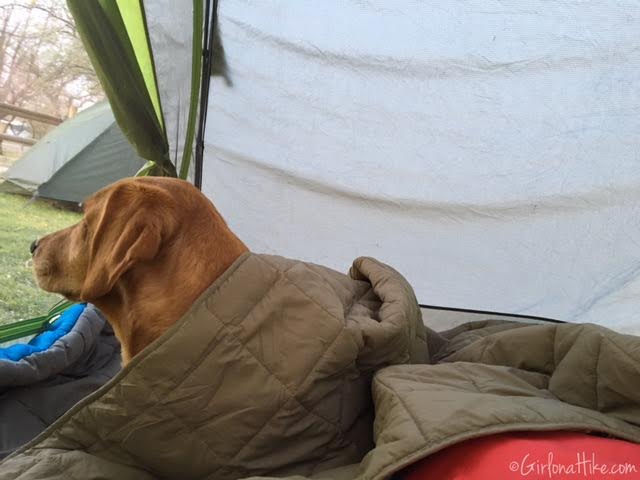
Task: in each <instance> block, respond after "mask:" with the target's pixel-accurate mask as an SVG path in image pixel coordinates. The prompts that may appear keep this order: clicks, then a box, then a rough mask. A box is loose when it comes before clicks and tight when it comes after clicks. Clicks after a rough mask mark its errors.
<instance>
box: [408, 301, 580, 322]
mask: <svg viewBox="0 0 640 480" xmlns="http://www.w3.org/2000/svg"><path fill="white" fill-rule="evenodd" d="M418 306H419V307H420V308H426V309H428V310H444V311H447V312H461V313H479V314H481V315H497V316H501V317H513V318H524V319H527V320H541V321H543V322H550V323H567V322H565V321H563V320H556V319H555V318H547V317H538V316H535V315H522V314H519V313H504V312H490V311H487V310H472V309H470V308H455V307H441V306H438V305H424V304H422V303H419V304H418Z"/></svg>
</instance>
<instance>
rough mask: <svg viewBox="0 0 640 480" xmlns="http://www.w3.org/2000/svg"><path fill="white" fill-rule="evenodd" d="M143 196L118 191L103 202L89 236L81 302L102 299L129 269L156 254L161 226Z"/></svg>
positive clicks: (139, 192) (129, 191)
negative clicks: (88, 249) (97, 219)
mask: <svg viewBox="0 0 640 480" xmlns="http://www.w3.org/2000/svg"><path fill="white" fill-rule="evenodd" d="M144 193H145V192H143V191H135V190H134V191H131V190H127V189H126V188H121V189H119V190H117V191H114V192H112V193H111V194H110V195H109V196H108V198H107V199H106V200H105V201H104V202H103V204H102V207H101V211H100V212H99V221H98V224H97V227H96V228H95V229H94V231H93V232H92V233H90V235H91V238H90V240H89V242H90V246H89V248H90V252H89V259H88V266H87V273H86V276H85V280H84V284H83V286H82V292H81V295H80V296H81V298H82V300H84V301H91V300H95V299H97V298H100V297H102V296H104V295H106V294H107V293H109V292H110V291H111V290H112V289H113V287H114V285H115V283H116V282H117V281H118V279H119V278H120V277H122V275H123V274H124V273H126V272H127V271H128V270H129V269H130V268H131V267H133V266H134V265H136V264H137V263H140V262H146V261H149V260H152V259H153V258H155V257H156V255H157V254H158V251H159V250H160V245H161V242H162V234H163V231H162V230H163V223H162V221H161V219H160V218H159V213H158V212H157V211H154V210H157V209H152V208H150V207H151V205H149V203H150V202H149V201H148V200H145V199H144V198H142V199H141V198H140V196H141V195H144ZM155 196H157V195H155Z"/></svg>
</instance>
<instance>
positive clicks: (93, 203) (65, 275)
mask: <svg viewBox="0 0 640 480" xmlns="http://www.w3.org/2000/svg"><path fill="white" fill-rule="evenodd" d="M31 251H32V254H33V267H34V273H35V277H36V280H37V282H38V285H39V286H40V287H41V288H42V289H44V290H47V291H49V292H55V293H60V294H62V295H64V296H65V297H66V298H68V299H70V300H73V301H83V302H91V303H93V304H94V305H96V306H97V307H98V308H99V309H100V310H101V311H102V312H103V313H104V314H105V316H106V317H107V320H108V321H109V323H110V324H111V325H112V327H113V330H114V332H115V334H116V336H117V338H118V340H120V343H121V345H122V359H123V363H127V362H128V361H129V360H130V359H131V358H132V357H133V356H134V355H136V354H137V353H139V352H140V351H141V350H142V349H143V348H145V347H146V346H147V345H149V344H150V343H151V342H152V341H153V340H155V339H156V338H158V337H159V336H160V335H162V333H163V332H165V331H166V330H167V328H169V327H170V326H171V325H172V324H173V323H175V322H176V321H177V320H178V319H180V318H181V317H182V315H184V314H185V313H186V312H187V310H188V309H189V307H190V306H191V304H192V303H193V302H194V301H195V300H196V299H197V298H198V296H200V294H201V293H203V292H204V290H205V289H206V288H207V287H208V286H209V285H211V283H213V281H214V280H215V279H216V278H218V277H219V276H220V275H221V274H222V273H223V272H224V271H225V270H226V269H227V268H229V266H231V264H232V263H233V262H234V261H235V260H236V259H237V258H238V257H239V256H240V255H242V254H243V253H244V252H247V251H248V249H247V247H246V246H245V245H244V243H242V241H240V240H239V239H238V237H236V236H235V235H234V234H233V232H231V230H230V229H229V228H228V226H227V224H226V223H225V221H224V220H223V218H222V217H221V216H220V214H219V213H218V211H217V210H216V209H215V207H214V206H213V205H212V204H211V202H210V201H209V200H208V199H207V198H206V197H205V196H204V195H203V194H202V193H200V191H198V189H196V188H195V187H194V186H192V185H191V184H190V183H188V182H186V181H183V180H177V179H170V178H159V177H144V178H130V179H125V180H121V181H119V182H116V183H114V184H112V185H110V186H108V187H105V188H104V189H102V190H100V191H99V192H97V193H96V194H94V195H93V196H91V197H90V198H89V199H88V200H87V201H86V202H85V205H84V217H83V219H82V220H81V221H80V222H79V223H77V224H76V225H73V226H71V227H69V228H66V229H64V230H60V231H59V232H56V233H52V234H51V235H48V236H46V237H43V238H42V239H40V240H39V241H36V242H34V243H33V244H32V245H31Z"/></svg>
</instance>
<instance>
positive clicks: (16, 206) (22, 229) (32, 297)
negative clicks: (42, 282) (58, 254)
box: [0, 194, 80, 324]
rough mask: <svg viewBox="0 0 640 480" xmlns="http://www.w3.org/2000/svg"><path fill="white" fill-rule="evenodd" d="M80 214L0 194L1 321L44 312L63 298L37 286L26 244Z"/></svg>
mask: <svg viewBox="0 0 640 480" xmlns="http://www.w3.org/2000/svg"><path fill="white" fill-rule="evenodd" d="M79 218H80V215H79V214H77V213H72V212H68V211H65V210H61V209H59V208H56V207H52V206H50V205H48V204H46V203H43V202H29V199H28V198H27V197H22V196H19V195H8V194H0V324H2V323H9V322H15V321H17V320H20V319H24V318H31V317H36V316H38V315H43V314H46V313H47V312H48V311H49V309H50V308H51V307H52V306H53V305H54V304H55V303H56V302H58V301H59V300H60V299H61V298H62V297H60V296H58V295H53V294H48V293H45V292H43V291H42V290H40V289H39V288H38V287H37V286H36V283H35V280H34V279H33V275H32V273H31V268H30V266H29V265H28V262H29V259H30V258H31V255H30V253H29V245H30V244H31V242H32V241H33V240H35V239H36V238H37V237H41V236H43V235H45V234H47V233H51V232H53V231H56V230H59V229H61V228H64V227H66V226H69V225H71V224H73V223H76V222H77V221H78V219H79Z"/></svg>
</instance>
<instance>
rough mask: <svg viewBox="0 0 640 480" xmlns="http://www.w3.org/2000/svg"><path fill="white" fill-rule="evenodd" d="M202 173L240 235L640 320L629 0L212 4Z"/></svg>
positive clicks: (633, 9)
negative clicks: (217, 44)
mask: <svg viewBox="0 0 640 480" xmlns="http://www.w3.org/2000/svg"><path fill="white" fill-rule="evenodd" d="M219 14H220V29H221V34H222V40H223V43H224V47H225V51H226V54H227V61H228V63H229V67H230V70H231V77H232V80H233V82H234V85H233V87H231V88H230V87H228V86H225V84H224V82H223V81H221V80H220V79H213V81H212V85H211V93H210V100H209V112H208V124H207V132H206V139H207V143H206V149H205V164H204V185H203V190H204V191H205V193H206V194H207V195H208V196H209V197H210V198H211V199H212V200H213V201H214V203H215V204H216V205H217V206H218V208H219V209H220V211H221V212H222V213H223V215H224V216H225V217H226V219H227V220H228V222H229V223H230V225H231V226H232V227H233V228H234V229H235V230H236V231H237V233H238V234H239V235H240V236H241V238H243V239H244V240H245V241H246V242H247V244H248V245H249V246H250V248H252V249H254V250H256V251H261V252H271V253H277V254H281V255H285V256H290V257H296V258H301V259H305V260H310V261H315V262H318V263H322V264H325V265H328V266H332V267H334V268H337V269H339V270H342V271H344V270H346V269H347V268H348V267H349V265H350V262H351V260H352V259H353V258H354V257H356V256H358V255H370V256H374V257H377V258H379V259H381V260H383V261H385V262H388V263H389V264H391V265H394V266H395V267H396V268H397V269H398V270H399V271H401V272H402V273H403V274H404V275H406V277H407V278H408V279H409V280H410V281H411V283H412V284H413V286H414V288H415V290H416V293H417V296H418V300H419V301H421V302H423V303H428V304H435V305H445V306H453V307H462V308H471V309H482V310H495V311H503V312H511V313H519V314H530V315H541V316H549V317H554V318H558V319H562V320H568V321H592V322H596V323H600V324H604V325H607V326H609V327H612V328H615V329H618V330H621V331H630V332H631V331H635V332H638V331H639V330H640V322H639V321H638V318H637V315H636V312H637V311H638V310H639V308H640V281H639V280H638V274H639V272H640V222H639V221H638V218H639V216H638V215H639V213H640V148H639V147H640V35H638V32H639V31H640V2H639V1H637V0H633V1H631V0H630V1H624V2H610V1H607V0H601V1H593V2H547V1H544V0H530V1H527V2H520V1H517V0H476V1H469V2H458V1H454V0H447V1H440V2H414V1H412V0H398V1H395V2H391V3H389V2H377V1H356V0H353V1H350V2H344V1H341V0H340V1H339V0H325V1H323V2H297V1H294V0H289V1H277V2H258V3H255V2H245V1H242V0H225V1H223V2H221V5H220V11H219Z"/></svg>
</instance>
